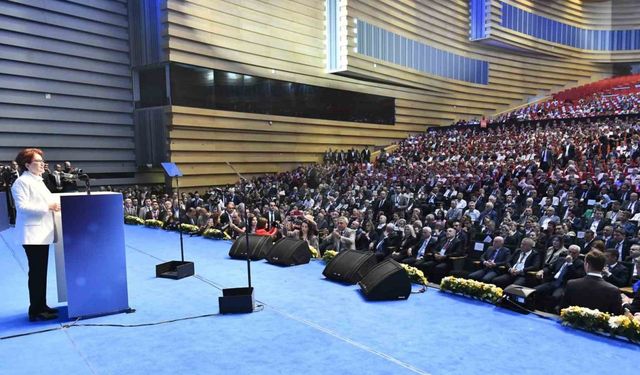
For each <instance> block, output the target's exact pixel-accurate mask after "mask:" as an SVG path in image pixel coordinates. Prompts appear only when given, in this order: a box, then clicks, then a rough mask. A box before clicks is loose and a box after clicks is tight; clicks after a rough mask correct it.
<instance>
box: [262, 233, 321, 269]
mask: <svg viewBox="0 0 640 375" xmlns="http://www.w3.org/2000/svg"><path fill="white" fill-rule="evenodd" d="M310 260H311V251H310V250H309V244H308V243H307V242H306V241H303V240H298V239H295V238H290V237H285V238H283V239H281V240H279V241H278V242H276V243H275V244H274V245H273V248H272V249H271V251H270V252H269V254H268V255H267V262H269V263H272V264H281V265H285V266H294V265H297V264H306V263H309V261H310Z"/></svg>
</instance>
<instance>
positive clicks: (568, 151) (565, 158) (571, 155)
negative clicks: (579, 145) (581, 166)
mask: <svg viewBox="0 0 640 375" xmlns="http://www.w3.org/2000/svg"><path fill="white" fill-rule="evenodd" d="M575 157H576V146H574V145H573V143H572V142H571V141H570V140H567V141H565V144H564V145H563V146H562V167H566V166H567V163H568V162H569V160H574V159H575Z"/></svg>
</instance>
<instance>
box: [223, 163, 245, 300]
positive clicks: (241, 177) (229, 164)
mask: <svg viewBox="0 0 640 375" xmlns="http://www.w3.org/2000/svg"><path fill="white" fill-rule="evenodd" d="M225 163H226V164H227V165H228V166H229V167H230V168H231V169H233V171H234V172H235V173H236V174H237V175H238V178H240V180H244V181H248V180H247V179H246V178H244V176H242V175H241V174H240V172H238V170H237V169H235V168H234V167H233V165H231V163H229V162H228V161H227V162H225ZM245 200H246V199H245ZM247 208H248V207H247V203H246V202H245V204H244V211H245V212H244V227H245V230H244V238H245V240H246V245H247V247H246V249H247V283H248V286H249V289H251V257H250V256H249V254H251V252H250V251H249V249H250V248H249V230H250V229H251V226H250V225H251V223H250V222H249V215H247ZM229 220H231V217H229Z"/></svg>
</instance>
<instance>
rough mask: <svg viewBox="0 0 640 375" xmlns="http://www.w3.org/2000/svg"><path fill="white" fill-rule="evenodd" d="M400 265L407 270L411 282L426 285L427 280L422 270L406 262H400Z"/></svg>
mask: <svg viewBox="0 0 640 375" xmlns="http://www.w3.org/2000/svg"><path fill="white" fill-rule="evenodd" d="M400 265H401V266H402V268H404V270H405V271H407V274H408V275H409V278H410V279H411V282H413V283H415V284H420V285H427V283H428V281H427V278H426V277H425V276H424V272H422V271H421V270H419V269H417V268H415V267H411V266H410V265H408V264H404V263H400Z"/></svg>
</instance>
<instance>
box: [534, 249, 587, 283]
mask: <svg viewBox="0 0 640 375" xmlns="http://www.w3.org/2000/svg"><path fill="white" fill-rule="evenodd" d="M565 258H566V256H564V257H558V259H556V261H555V262H553V264H552V265H551V266H550V267H545V269H544V275H543V281H544V282H548V281H553V280H555V279H554V277H555V275H556V274H557V273H558V272H559V271H560V269H562V265H563V264H565V262H566V261H565ZM567 267H568V268H567V269H566V271H565V272H564V275H563V276H562V280H560V283H561V284H562V285H565V284H566V283H567V281H569V280H573V279H578V278H580V277H583V276H584V275H585V273H584V261H583V260H582V259H580V258H578V259H576V260H574V261H573V262H572V263H571V265H569V266H567Z"/></svg>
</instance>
